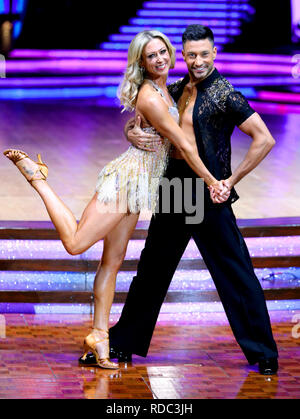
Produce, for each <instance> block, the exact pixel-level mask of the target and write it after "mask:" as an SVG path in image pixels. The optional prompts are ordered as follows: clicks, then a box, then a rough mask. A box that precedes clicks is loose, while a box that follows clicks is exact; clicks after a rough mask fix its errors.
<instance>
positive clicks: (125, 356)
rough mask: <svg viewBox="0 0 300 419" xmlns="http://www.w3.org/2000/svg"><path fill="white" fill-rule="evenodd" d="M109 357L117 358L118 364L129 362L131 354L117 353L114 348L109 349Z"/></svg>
mask: <svg viewBox="0 0 300 419" xmlns="http://www.w3.org/2000/svg"><path fill="white" fill-rule="evenodd" d="M109 357H110V358H111V359H114V358H117V359H118V361H119V362H131V361H132V354H131V353H130V352H124V351H117V350H116V349H114V348H110V351H109Z"/></svg>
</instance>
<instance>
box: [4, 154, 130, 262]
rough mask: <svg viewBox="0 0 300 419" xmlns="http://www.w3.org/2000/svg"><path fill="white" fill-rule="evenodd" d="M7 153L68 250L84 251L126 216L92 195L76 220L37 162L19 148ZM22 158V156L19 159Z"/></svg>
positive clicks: (76, 252) (74, 251)
mask: <svg viewBox="0 0 300 419" xmlns="http://www.w3.org/2000/svg"><path fill="white" fill-rule="evenodd" d="M5 155H6V156H7V157H8V158H9V159H10V160H12V161H13V162H14V163H15V164H16V166H17V167H18V168H19V170H20V171H21V173H22V174H23V175H24V176H25V178H26V179H27V180H29V179H30V184H31V185H32V187H33V188H34V189H35V190H36V191H37V193H38V194H39V195H40V197H41V198H42V200H43V202H44V204H45V206H46V209H47V211H48V214H49V216H50V218H51V220H52V222H53V224H54V226H55V228H56V230H57V231H58V234H59V236H60V239H61V241H62V243H63V245H64V247H65V249H66V250H67V252H68V253H70V254H72V255H76V254H80V253H83V252H84V251H85V250H87V249H88V248H89V247H91V246H92V245H93V244H95V243H96V242H97V241H99V240H101V239H103V238H104V237H105V236H106V235H107V234H108V233H109V232H110V231H111V230H113V228H114V227H115V226H116V225H117V224H118V223H119V222H120V221H121V220H122V218H124V217H125V216H126V213H124V212H118V210H117V208H115V206H114V205H105V204H102V203H100V202H99V201H98V200H97V194H95V195H94V196H93V198H92V199H91V201H90V202H89V204H88V205H87V207H86V208H85V210H84V212H83V214H82V217H81V219H80V221H79V223H78V224H77V221H76V218H75V216H74V215H73V213H72V212H71V211H70V209H69V208H68V207H67V206H66V205H65V204H64V202H63V201H62V200H61V199H60V198H59V196H58V195H57V194H56V193H55V192H54V190H53V189H52V188H51V186H50V185H49V184H48V182H47V181H46V176H43V175H42V173H41V172H40V167H39V165H38V163H35V162H34V161H32V160H31V159H30V158H29V157H28V156H27V155H26V153H24V152H22V151H19V150H7V151H6V152H5ZM18 159H19V160H18Z"/></svg>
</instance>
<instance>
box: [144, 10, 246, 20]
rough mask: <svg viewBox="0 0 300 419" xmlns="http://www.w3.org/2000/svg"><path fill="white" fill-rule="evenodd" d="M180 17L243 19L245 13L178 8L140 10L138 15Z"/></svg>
mask: <svg viewBox="0 0 300 419" xmlns="http://www.w3.org/2000/svg"><path fill="white" fill-rule="evenodd" d="M179 14H180V17H182V18H199V19H203V18H204V19H207V18H211V19H216V18H218V19H219V18H220V19H242V18H243V17H244V13H239V12H230V11H229V12H216V11H211V12H207V11H206V12H195V11H186V10H184V11H182V10H181V11H180V12H178V11H177V10H175V11H173V10H138V11H137V15H138V16H141V17H166V18H169V17H171V18H172V17H178V15H179Z"/></svg>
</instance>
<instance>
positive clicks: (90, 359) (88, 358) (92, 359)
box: [78, 352, 98, 365]
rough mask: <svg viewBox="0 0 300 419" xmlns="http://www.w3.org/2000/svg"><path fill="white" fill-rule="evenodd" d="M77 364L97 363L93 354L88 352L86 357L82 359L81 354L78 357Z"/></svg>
mask: <svg viewBox="0 0 300 419" xmlns="http://www.w3.org/2000/svg"><path fill="white" fill-rule="evenodd" d="M78 363H79V365H98V364H97V361H96V358H95V355H94V354H92V353H91V352H89V353H88V354H87V356H86V358H85V359H84V360H83V359H82V356H81V357H80V358H79V359H78Z"/></svg>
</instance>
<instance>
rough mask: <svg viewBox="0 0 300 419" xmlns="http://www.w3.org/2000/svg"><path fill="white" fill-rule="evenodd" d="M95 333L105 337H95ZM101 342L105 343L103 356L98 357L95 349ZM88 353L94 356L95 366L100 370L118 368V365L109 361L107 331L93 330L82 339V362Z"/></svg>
mask: <svg viewBox="0 0 300 419" xmlns="http://www.w3.org/2000/svg"><path fill="white" fill-rule="evenodd" d="M97 331H99V332H102V333H103V332H104V333H105V336H104V337H103V335H102V336H100V335H98V336H97ZM95 335H96V336H95ZM101 342H105V346H104V348H103V349H104V356H103V355H102V356H100V355H99V353H98V351H97V347H96V346H97V345H98V344H99V343H101ZM88 352H92V353H93V354H94V356H95V358H96V361H97V364H98V366H99V367H100V368H106V369H111V370H115V369H118V368H119V364H116V363H115V362H111V361H110V359H109V339H108V331H107V330H103V329H97V328H94V329H93V331H92V332H91V333H90V334H89V335H88V336H87V337H86V338H85V339H84V354H83V356H82V359H83V361H84V360H85V359H86V356H87V354H88Z"/></svg>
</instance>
